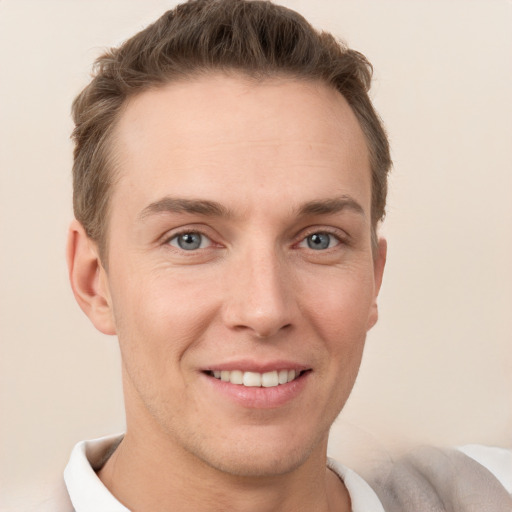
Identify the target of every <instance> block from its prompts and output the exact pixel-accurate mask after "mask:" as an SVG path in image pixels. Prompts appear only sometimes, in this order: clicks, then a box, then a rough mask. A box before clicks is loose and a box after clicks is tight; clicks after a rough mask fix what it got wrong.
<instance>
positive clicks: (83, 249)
mask: <svg viewBox="0 0 512 512" xmlns="http://www.w3.org/2000/svg"><path fill="white" fill-rule="evenodd" d="M67 262H68V272H69V281H70V283H71V288H72V290H73V294H74V295H75V298H76V301H77V302H78V305H79V306H80V308H81V309H82V311H83V312H84V313H85V314H86V315H87V316H88V317H89V319H90V320H91V322H92V323H93V324H94V326H95V327H96V329H98V330H99V331H101V332H102V333H104V334H116V328H115V322H114V315H113V311H112V301H111V298H110V289H109V285H108V279H107V274H106V271H105V269H104V268H103V265H102V264H101V260H100V257H99V252H98V248H97V245H96V243H94V242H93V241H92V240H91V239H90V238H89V237H88V236H87V234H86V233H85V230H84V228H83V226H82V225H81V224H80V223H79V222H78V221H77V220H74V221H73V222H72V223H71V225H70V227H69V232H68V243H67Z"/></svg>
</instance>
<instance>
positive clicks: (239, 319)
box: [68, 0, 389, 476]
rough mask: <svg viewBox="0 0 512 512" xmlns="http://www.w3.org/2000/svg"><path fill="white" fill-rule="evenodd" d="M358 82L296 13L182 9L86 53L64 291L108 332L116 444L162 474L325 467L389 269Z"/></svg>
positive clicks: (347, 57) (377, 147) (381, 195)
mask: <svg viewBox="0 0 512 512" xmlns="http://www.w3.org/2000/svg"><path fill="white" fill-rule="evenodd" d="M369 82H370V67H369V64H368V63H367V62H366V60H365V59H364V58H363V57H362V56H361V55H360V54H358V53H356V52H354V51H352V50H349V49H347V48H345V47H344V46H342V45H340V44H339V43H338V42H336V41H335V40H334V39H333V38H332V37H331V36H329V35H326V34H319V33H317V32H315V31H314V30H313V29H311V27H310V26H309V25H308V24H307V22H306V21H305V20H303V18H301V17H300V16H299V15H297V14H296V13H293V12H291V11H289V10H287V9H284V8H281V7H277V6H275V5H273V4H270V3H266V2H243V1H237V0H226V1H208V2H206V1H193V2H189V3H187V4H185V5H183V6H179V7H178V8H176V9H175V10H173V11H170V12H169V13H166V14H165V15H164V16H163V17H162V18H160V20H158V21H157V22H156V23H155V24H153V25H151V26H150V27H148V28H147V29H146V30H144V31H142V32H141V33H139V34H138V35H136V36H135V37H133V38H132V39H130V40H128V41H127V42H126V43H124V44H123V45H122V46H121V47H120V48H119V49H116V50H112V51H111V52H109V53H108V54H106V55H104V56H103V57H101V58H100V60H99V62H98V64H97V73H96V76H95V77H94V78H93V80H92V82H91V84H90V85H89V86H88V87H87V88H86V89H85V90H84V91H83V92H82V94H81V95H80V96H79V97H78V99H77V100H76V102H75V105H74V113H75V118H76V121H77V128H76V130H75V139H76V143H77V145H76V150H75V209H76V210H75V211H76V216H77V220H78V221H77V222H76V223H75V224H74V227H73V228H72V230H71V235H70V244H69V252H68V257H69V262H70V275H71V281H72V286H73V289H74V292H75V296H76V297H77V300H78V302H79V303H80V305H81V307H82V308H83V309H84V311H85V312H86V313H87V315H88V316H89V317H90V318H91V320H92V321H93V323H94V325H95V326H96V327H97V328H98V329H99V330H101V331H102V332H104V333H107V334H117V335H118V337H119V343H120V347H121V356H122V361H123V381H124V390H125V400H126V409H127V423H128V432H129V433H131V434H130V435H131V436H133V437H136V436H137V435H138V436H139V441H141V440H142V442H147V440H148V439H150V440H152V446H153V448H154V447H158V449H156V450H154V451H153V455H154V457H156V458H159V457H160V456H161V454H162V453H164V452H165V453H166V458H165V460H164V458H162V459H161V460H160V462H161V463H162V464H165V463H166V462H165V461H166V460H167V461H169V460H171V461H175V460H179V461H180V464H181V467H186V465H187V464H190V466H189V467H190V468H194V469H195V470H197V465H196V466H194V464H195V463H196V462H197V461H201V463H202V464H203V466H202V467H203V468H205V467H207V468H210V469H211V468H213V469H214V470H216V471H219V470H220V471H223V472H224V473H230V474H235V475H242V476H264V475H275V474H286V473H288V472H290V471H292V470H293V469H294V468H298V467H302V465H303V464H305V463H306V462H307V461H308V460H311V457H312V456H313V455H314V454H316V456H317V457H320V459H321V457H322V451H323V450H325V447H326V443H327V435H328V431H329V428H330V426H331V424H332V422H333V421H334V419H335V417H336V416H337V414H338V413H339V411H340V410H341V408H342V407H343V405H344V403H345V401H346V400H347V398H348V395H349V394H350V391H351V389H352V386H353V384H354V381H355V378H356V375H357V371H358V368H359V364H360V360H361V355H362V350H363V346H364V341H365V337H366V332H367V331H368V329H370V328H371V327H372V326H373V325H374V323H375V322H376V320H377V306H376V298H377V294H378V291H379V287H380V283H381V278H382V272H383V267H384V261H385V242H384V241H383V240H377V237H376V235H375V229H376V225H377V222H378V221H379V219H381V218H382V216H383V214H384V202H385V191H386V174H387V171H388V167H389V154H388V146H387V142H386V138H385V135H384V131H383V129H382V127H381V125H380V122H379V120H378V117H377V116H376V114H375V112H374V110H373V108H372V106H371V103H370V101H369V99H368V95H367V90H368V87H369ZM107 258H108V267H107V265H106V260H107ZM285 373H286V375H285ZM267 385H268V387H267ZM169 454H172V456H171V457H170V459H169ZM173 463H174V462H173ZM320 463H322V462H321V460H320ZM192 472H193V471H192Z"/></svg>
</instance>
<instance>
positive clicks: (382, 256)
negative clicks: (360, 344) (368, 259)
mask: <svg viewBox="0 0 512 512" xmlns="http://www.w3.org/2000/svg"><path fill="white" fill-rule="evenodd" d="M387 252H388V243H387V241H386V239H384V238H379V241H378V243H377V254H376V255H375V257H374V259H373V280H374V283H375V288H374V294H373V304H372V307H371V311H370V315H369V317H368V328H367V330H370V329H371V328H372V327H373V326H374V325H375V324H376V323H377V320H378V318H379V308H378V306H377V297H378V296H379V291H380V286H381V284H382V276H383V275H384V267H385V266H386V256H387Z"/></svg>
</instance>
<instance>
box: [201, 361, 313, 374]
mask: <svg viewBox="0 0 512 512" xmlns="http://www.w3.org/2000/svg"><path fill="white" fill-rule="evenodd" d="M309 369H311V368H310V367H308V366H306V365H304V364H301V363H297V362H295V361H287V360H284V359H283V360H276V361H267V362H265V361H253V360H248V359H239V360H237V361H228V362H224V363H219V364H212V365H210V366H208V367H205V368H202V369H201V371H203V372H211V371H214V370H218V371H222V370H225V371H233V370H241V371H243V372H258V373H265V372H273V371H279V370H295V371H297V372H302V371H304V370H309Z"/></svg>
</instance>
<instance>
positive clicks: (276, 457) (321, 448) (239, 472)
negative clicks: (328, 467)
mask: <svg viewBox="0 0 512 512" xmlns="http://www.w3.org/2000/svg"><path fill="white" fill-rule="evenodd" d="M261 439H263V441H261ZM326 445H327V434H324V435H321V436H316V438H314V439H311V438H310V439H302V440H301V439H300V436H286V439H275V438H274V439H273V440H269V438H268V437H267V439H265V437H264V436H254V437H253V439H250V438H247V437H246V438H245V439H243V440H242V439H238V440H236V439H230V440H228V439H224V440H223V442H219V443H218V444H217V446H216V450H215V453H208V451H207V450H202V449H201V448H200V447H197V446H196V453H195V455H196V456H197V457H199V458H200V459H201V460H202V461H203V462H204V463H206V464H207V465H208V466H210V467H211V468H213V469H216V470H218V471H222V472H223V473H227V474H230V475H234V476H239V477H252V478H255V477H261V478H264V477H276V476H279V475H285V474H287V473H291V472H293V471H294V470H296V469H297V468H299V467H300V466H302V465H303V464H305V463H306V462H307V461H308V459H309V458H310V457H311V455H312V454H313V453H314V452H317V451H318V453H324V452H325V447H326ZM197 448H199V449H198V450H197Z"/></svg>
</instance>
